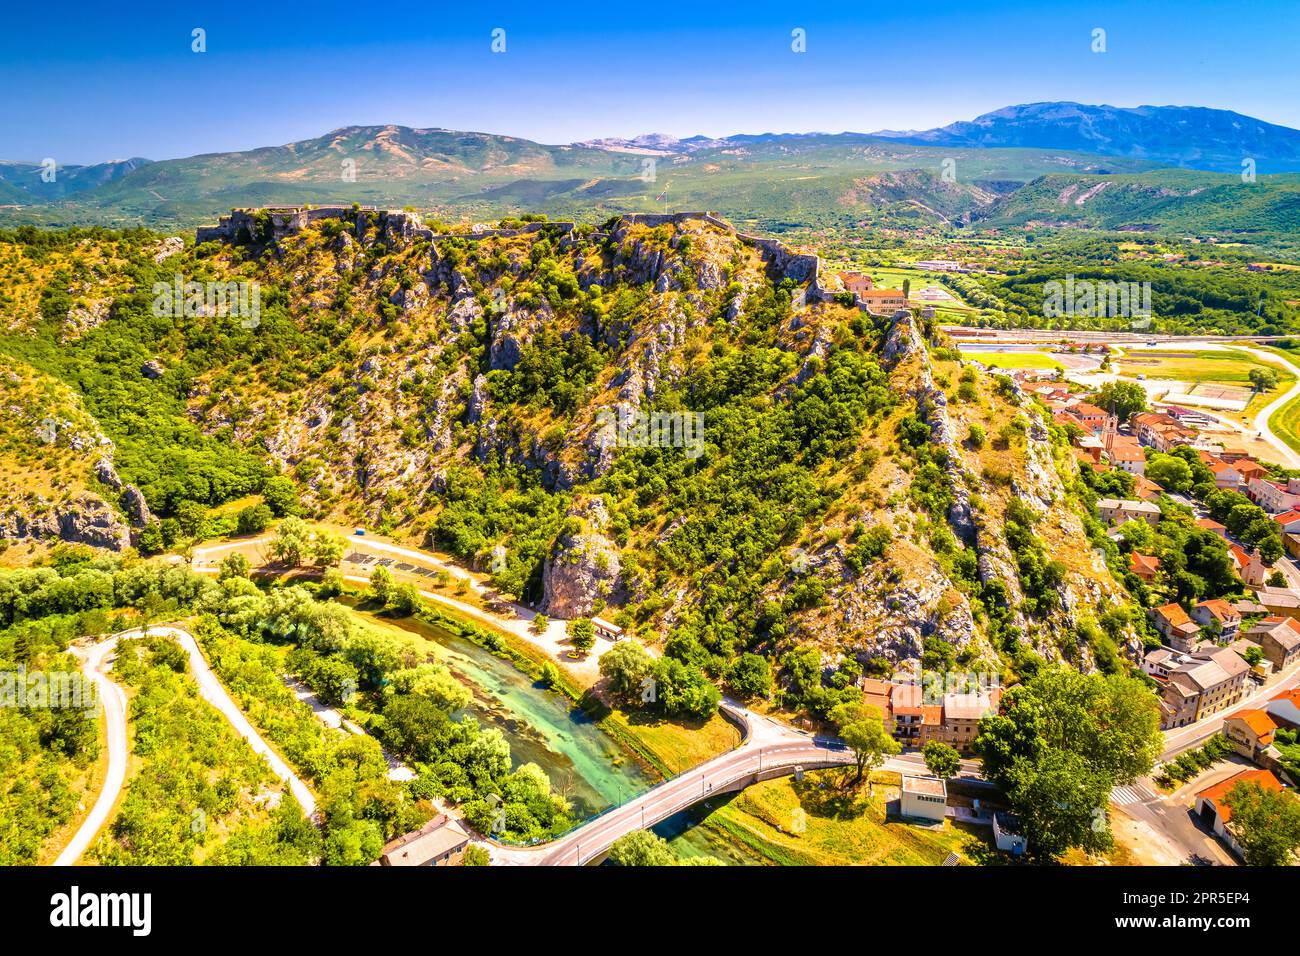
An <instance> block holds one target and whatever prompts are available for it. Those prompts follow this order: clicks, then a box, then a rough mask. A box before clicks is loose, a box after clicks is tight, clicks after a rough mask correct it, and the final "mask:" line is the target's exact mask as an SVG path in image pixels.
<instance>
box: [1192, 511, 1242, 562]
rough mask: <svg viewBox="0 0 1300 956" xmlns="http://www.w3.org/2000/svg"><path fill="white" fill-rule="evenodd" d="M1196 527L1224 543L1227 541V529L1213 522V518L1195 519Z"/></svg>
mask: <svg viewBox="0 0 1300 956" xmlns="http://www.w3.org/2000/svg"><path fill="white" fill-rule="evenodd" d="M1196 527H1198V528H1201V529H1203V530H1205V531H1213V532H1214V533H1215V534H1217V535H1218V536H1219V537H1220V538H1222V539H1223V540H1224V541H1227V540H1228V529H1227V528H1225V527H1224V526H1223V525H1221V524H1219V522H1217V521H1215V520H1214V519H1213V518H1197V519H1196ZM1242 553H1243V554H1244V553H1245V552H1244V551H1243V552H1242Z"/></svg>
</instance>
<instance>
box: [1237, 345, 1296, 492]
mask: <svg viewBox="0 0 1300 956" xmlns="http://www.w3.org/2000/svg"><path fill="white" fill-rule="evenodd" d="M1239 348H1240V351H1242V352H1249V353H1250V354H1251V355H1253V356H1255V358H1257V359H1259V360H1260V361H1261V362H1264V363H1266V364H1268V365H1276V366H1279V367H1280V368H1283V369H1285V370H1286V371H1288V372H1290V373H1291V374H1292V375H1294V376H1295V377H1296V381H1295V384H1294V385H1292V386H1291V387H1290V388H1289V389H1288V390H1287V391H1286V392H1284V393H1283V394H1281V395H1279V396H1278V397H1277V398H1275V399H1273V401H1271V402H1269V403H1268V404H1267V405H1265V406H1264V407H1263V408H1261V409H1260V410H1259V414H1258V415H1256V416H1255V431H1257V432H1259V434H1260V437H1261V438H1263V439H1264V440H1265V441H1267V442H1268V443H1269V444H1270V445H1272V446H1273V447H1274V448H1275V449H1277V452H1278V454H1279V455H1281V456H1282V458H1283V460H1282V461H1281V464H1283V465H1287V466H1288V467H1291V468H1296V467H1300V455H1298V454H1296V452H1295V451H1294V450H1293V449H1292V448H1291V446H1290V445H1288V444H1287V443H1286V442H1284V441H1283V440H1282V439H1281V438H1279V437H1278V436H1277V434H1276V433H1275V432H1274V431H1273V430H1272V429H1271V428H1269V419H1271V418H1272V417H1273V414H1274V413H1275V412H1277V411H1280V410H1281V408H1282V406H1283V405H1285V404H1286V403H1287V402H1289V401H1291V400H1292V399H1293V398H1295V397H1296V396H1297V395H1300V367H1297V366H1295V365H1294V364H1292V363H1291V362H1290V360H1288V359H1284V358H1283V357H1282V356H1280V355H1275V354H1274V353H1272V352H1263V351H1260V350H1259V349H1252V348H1246V347H1239Z"/></svg>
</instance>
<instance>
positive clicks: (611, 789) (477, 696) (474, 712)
mask: <svg viewBox="0 0 1300 956" xmlns="http://www.w3.org/2000/svg"><path fill="white" fill-rule="evenodd" d="M375 620H376V621H377V622H382V623H383V624H385V625H388V626H392V627H399V628H401V629H402V630H404V631H408V632H410V633H413V634H416V635H418V636H420V637H423V638H424V639H425V640H426V641H427V642H428V644H429V646H430V649H431V650H432V651H433V653H434V654H435V656H436V657H437V658H438V659H439V660H440V661H441V662H442V663H443V664H445V665H446V666H447V667H448V669H450V670H451V672H452V673H453V674H455V675H456V677H457V678H458V679H460V681H461V682H462V683H464V684H465V685H466V686H467V687H468V688H469V689H470V692H471V693H472V694H473V699H472V700H471V702H470V704H469V706H468V707H466V708H465V709H464V710H462V711H459V712H457V713H456V714H455V715H454V716H456V717H460V716H463V715H469V716H472V717H474V718H475V719H477V720H478V721H479V722H480V723H482V724H483V725H484V726H488V727H496V728H497V729H498V730H500V731H501V733H502V734H503V735H504V736H505V738H506V740H507V741H508V742H509V744H510V754H511V758H512V760H513V762H514V765H515V766H516V767H517V766H519V765H521V764H525V763H535V764H537V765H538V766H539V767H541V768H542V769H543V770H544V771H546V774H547V776H549V777H550V778H551V785H552V786H553V787H554V788H555V790H556V792H557V793H560V794H562V795H563V796H564V797H566V798H567V799H568V800H569V801H570V802H571V804H572V806H573V816H574V819H575V820H586V819H589V818H590V817H592V816H595V815H596V814H597V813H600V812H601V811H602V810H605V809H607V808H609V807H611V806H614V805H615V804H617V803H620V802H622V801H624V800H627V799H629V798H631V797H633V796H635V795H636V794H639V793H643V792H644V791H646V790H648V789H649V788H650V787H651V786H652V785H653V779H652V778H651V777H650V776H649V775H648V774H647V773H646V772H645V771H644V770H643V769H642V768H641V766H640V765H639V764H638V763H637V761H636V760H635V759H633V758H632V757H630V756H629V755H628V754H627V753H626V752H625V751H624V750H623V748H622V747H620V746H619V745H618V743H616V742H615V741H614V739H613V738H611V737H610V736H609V735H608V734H606V733H605V732H604V731H603V730H601V729H600V727H599V726H598V725H597V724H596V723H595V722H594V721H592V720H591V718H590V717H588V716H587V715H586V714H585V713H583V712H582V710H581V709H579V708H578V707H575V706H573V704H572V703H571V702H570V701H569V700H568V698H566V697H564V696H562V695H560V694H556V693H553V692H552V691H549V690H547V689H546V688H545V687H542V686H541V685H539V684H537V683H536V682H534V681H533V680H532V679H530V678H529V677H528V676H527V675H526V674H524V673H523V672H522V671H520V670H519V669H518V668H516V667H515V666H514V665H513V664H511V663H510V662H509V661H507V660H504V659H502V658H500V657H497V656H496V655H495V654H493V653H491V652H490V651H488V650H487V649H486V648H483V647H481V646H479V645H478V644H475V643H474V642H473V641H470V640H467V639H466V638H463V637H461V636H459V635H457V634H453V633H451V632H450V631H447V630H446V629H444V628H441V627H438V626H437V625H434V624H430V623H427V622H425V621H421V620H418V619H415V618H405V619H401V620H393V619H389V618H383V619H375ZM706 815H707V809H706V805H701V806H700V807H699V808H697V809H694V810H691V811H687V812H684V813H680V814H677V815H676V816H674V817H670V818H669V819H667V820H665V821H663V822H662V823H660V824H659V825H658V826H656V827H654V831H655V832H656V833H658V834H659V835H660V836H662V837H664V838H665V839H667V840H668V841H669V843H670V844H671V845H672V847H673V849H674V850H675V851H676V852H677V854H678V855H679V856H683V857H692V856H704V855H708V856H714V857H717V858H718V859H719V860H722V861H723V862H724V863H728V864H746V863H756V862H762V861H761V860H758V859H757V858H755V857H753V856H752V855H751V854H748V853H746V852H745V851H744V850H743V848H741V847H737V846H734V845H733V844H732V842H731V841H729V840H726V839H725V838H724V837H723V836H722V835H721V834H719V833H717V832H716V831H714V830H711V829H710V828H708V827H701V826H699V825H698V824H699V822H700V821H701V820H702V819H703V818H704V816H706Z"/></svg>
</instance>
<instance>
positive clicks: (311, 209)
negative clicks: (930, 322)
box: [195, 204, 839, 303]
mask: <svg viewBox="0 0 1300 956" xmlns="http://www.w3.org/2000/svg"><path fill="white" fill-rule="evenodd" d="M620 218H621V219H622V220H623V221H624V222H626V223H634V224H637V225H644V226H648V227H651V228H653V227H655V226H664V225H680V224H682V223H686V222H703V223H708V224H709V225H711V226H715V227H717V228H718V229H722V230H725V231H726V232H728V233H730V234H732V235H733V236H735V237H736V238H737V239H739V240H740V241H741V242H744V243H746V244H747V245H751V246H753V247H755V248H756V249H758V250H759V252H760V253H761V254H762V255H763V258H764V259H765V260H766V261H767V262H768V263H769V264H770V265H771V266H772V268H774V269H775V270H776V272H777V273H778V274H779V275H780V276H782V277H783V278H787V279H793V280H794V281H795V282H798V283H800V284H803V283H805V282H806V283H807V284H808V291H807V293H806V295H805V299H806V301H807V302H809V303H811V302H821V301H826V300H829V299H831V298H832V297H833V296H834V295H835V294H836V293H837V292H838V291H839V290H837V289H829V288H827V287H826V285H825V284H823V282H822V262H821V257H820V256H817V255H814V254H812V253H806V252H795V251H794V250H792V249H790V248H789V247H788V246H786V245H785V244H784V243H782V242H780V241H779V240H776V239H769V238H765V237H763V236H753V235H749V234H748V233H743V232H740V231H739V230H738V229H736V227H735V226H733V225H732V224H731V223H729V222H727V221H726V220H725V219H722V218H721V217H719V216H718V215H717V214H716V213H713V212H675V213H626V214H624V215H623V216H621V217H620ZM261 219H264V220H265V221H266V222H267V225H268V228H269V232H270V234H269V236H266V237H265V238H266V239H267V240H269V241H276V240H279V239H283V238H284V237H286V236H291V235H294V234H295V233H298V232H301V231H302V230H303V229H305V228H307V226H309V225H310V224H312V223H315V222H319V221H321V220H323V219H344V220H353V221H354V222H355V224H356V226H357V228H358V232H359V233H361V232H364V231H366V230H367V229H368V227H369V225H370V223H371V222H372V221H373V222H374V224H375V226H376V227H377V228H378V230H379V232H380V233H381V234H382V235H384V236H385V237H388V238H401V239H428V240H430V241H433V242H437V241H438V240H441V239H451V238H456V239H491V238H510V237H512V236H523V235H530V234H532V233H536V232H542V231H544V230H551V231H558V232H560V233H562V234H568V233H571V232H573V230H574V229H575V228H577V225H576V223H573V222H529V223H525V224H524V225H522V226H519V227H517V228H513V229H476V230H474V231H471V232H467V233H460V232H457V233H440V234H434V233H433V231H432V230H430V229H427V228H425V227H424V223H423V221H422V220H421V219H420V216H419V215H418V214H416V213H413V212H405V211H402V210H392V209H378V208H377V207H375V206H360V205H358V206H354V205H351V204H348V205H343V204H338V205H323V206H265V207H261V208H248V209H232V210H231V211H230V215H228V216H222V217H221V219H220V220H219V221H218V224H217V225H215V226H200V227H199V229H198V230H197V231H196V233H195V241H196V242H246V241H252V240H253V239H254V238H255V237H256V236H257V235H258V232H259V229H260V226H259V220H261Z"/></svg>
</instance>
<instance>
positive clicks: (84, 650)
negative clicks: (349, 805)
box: [54, 626, 316, 866]
mask: <svg viewBox="0 0 1300 956" xmlns="http://www.w3.org/2000/svg"><path fill="white" fill-rule="evenodd" d="M149 631H150V632H151V633H154V634H164V635H166V636H168V637H170V638H172V639H173V640H175V641H176V643H178V644H179V645H180V646H181V648H182V649H184V650H185V652H186V653H187V654H188V655H189V659H190V674H191V676H192V677H193V678H194V680H195V683H197V684H198V686H199V694H200V696H202V697H203V699H204V700H206V701H207V702H208V703H209V704H211V705H212V706H213V707H215V708H216V709H217V710H218V711H219V712H220V713H221V715H222V716H223V717H225V718H226V720H227V721H228V722H229V723H230V725H231V726H232V727H234V728H235V732H236V733H238V734H239V736H241V737H243V738H244V739H245V740H246V741H248V745H249V746H250V747H251V748H252V749H253V752H254V753H257V754H260V755H261V756H262V757H263V758H264V759H265V760H266V762H267V764H268V765H269V766H270V768H271V772H272V773H274V774H275V775H276V776H277V777H279V778H280V780H282V781H284V782H285V783H287V784H288V786H289V791H290V792H291V793H292V794H293V796H294V799H295V800H297V801H298V804H299V806H301V807H302V810H303V813H305V814H306V815H307V816H308V817H313V816H314V815H315V813H316V798H315V797H314V796H312V792H311V790H309V789H308V788H307V785H306V784H305V783H303V782H302V780H301V779H300V778H299V777H298V775H297V774H295V773H294V772H293V770H292V769H291V768H290V767H289V765H288V764H287V763H285V762H284V760H283V759H281V757H280V755H279V754H277V753H276V752H275V751H274V750H272V749H271V747H270V745H269V744H267V742H266V741H265V740H263V739H262V737H261V735H260V734H258V732H257V731H256V730H255V729H254V728H253V725H252V724H250V723H249V722H248V718H247V717H245V716H244V713H243V711H241V710H240V709H239V707H238V706H236V704H235V702H234V701H233V700H232V699H231V698H230V695H229V694H228V693H226V689H225V688H224V687H223V686H222V685H221V681H219V680H217V675H216V674H214V673H212V668H211V667H209V666H208V661H207V658H205V657H204V656H203V652H202V651H201V650H200V649H199V645H198V642H197V641H196V640H195V639H194V636H193V635H192V634H190V632H189V631H186V630H182V629H181V628H179V627H168V626H154V627H150V628H149ZM143 633H144V632H143V631H141V630H134V631H124V632H122V633H121V634H114V635H113V636H111V637H108V638H106V639H105V640H102V641H100V642H99V643H97V644H91V645H88V646H86V647H79V648H76V649H75V651H74V652H75V653H77V654H79V655H83V660H84V661H85V664H84V670H85V672H86V674H87V676H89V677H90V678H91V680H93V681H94V682H95V684H96V686H97V687H98V688H99V695H100V700H102V701H103V702H104V712H105V714H106V715H107V718H108V754H109V767H108V773H107V774H106V775H105V779H104V786H103V788H102V789H101V790H100V794H99V797H98V798H97V799H96V800H95V806H94V808H93V809H92V810H91V812H90V815H89V816H88V817H86V820H85V821H84V822H83V823H82V825H81V827H80V828H79V829H78V830H77V833H76V834H75V835H74V836H73V838H72V841H71V842H70V843H69V844H68V845H67V846H66V847H65V848H64V850H63V852H62V853H60V854H59V856H58V858H57V859H56V860H55V861H54V865H55V866H70V865H72V864H73V863H75V862H76V861H77V860H78V859H79V858H80V857H81V855H82V854H83V853H84V852H85V851H86V849H87V848H88V847H89V846H90V844H91V843H92V842H93V841H94V839H95V837H96V835H97V834H98V833H99V831H100V829H101V828H102V827H103V825H104V824H105V823H106V822H107V821H108V816H109V814H110V813H111V812H112V809H113V805H114V804H115V803H116V802H117V798H118V794H119V793H121V790H122V784H123V783H124V782H125V780H126V766H127V757H128V749H127V742H126V695H125V694H124V693H123V692H122V688H121V687H119V686H118V685H117V684H116V683H114V682H113V681H112V680H111V679H110V678H109V677H107V676H106V675H105V674H104V665H105V662H106V661H107V659H108V657H109V655H110V654H111V653H112V652H113V651H114V650H115V649H116V647H117V642H118V640H119V639H120V638H124V637H125V638H135V637H141V636H142V635H143Z"/></svg>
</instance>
